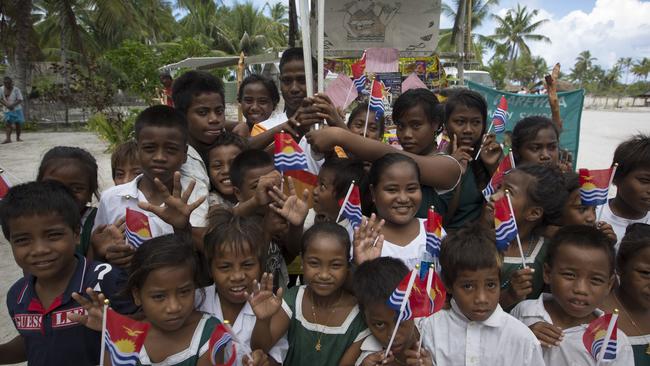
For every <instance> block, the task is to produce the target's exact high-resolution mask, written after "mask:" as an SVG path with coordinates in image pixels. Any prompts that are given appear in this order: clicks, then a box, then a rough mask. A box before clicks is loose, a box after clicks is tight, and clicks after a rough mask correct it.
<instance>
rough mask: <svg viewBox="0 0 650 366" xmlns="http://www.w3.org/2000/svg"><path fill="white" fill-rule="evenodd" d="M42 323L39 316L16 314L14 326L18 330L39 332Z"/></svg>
mask: <svg viewBox="0 0 650 366" xmlns="http://www.w3.org/2000/svg"><path fill="white" fill-rule="evenodd" d="M42 322H43V315H41V314H16V315H14V324H15V325H16V329H18V330H40V329H41V323H42Z"/></svg>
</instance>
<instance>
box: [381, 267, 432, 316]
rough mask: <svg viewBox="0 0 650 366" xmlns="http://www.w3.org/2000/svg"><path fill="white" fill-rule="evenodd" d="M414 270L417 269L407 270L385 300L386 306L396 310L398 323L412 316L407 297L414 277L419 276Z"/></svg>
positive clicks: (409, 294)
mask: <svg viewBox="0 0 650 366" xmlns="http://www.w3.org/2000/svg"><path fill="white" fill-rule="evenodd" d="M416 271H417V270H415V269H413V270H411V272H409V273H408V274H407V275H406V276H405V277H404V278H403V279H402V281H400V283H399V284H398V285H397V287H396V288H395V290H394V291H393V293H392V294H391V295H390V297H389V298H388V301H386V304H387V305H388V307H390V308H391V309H393V310H395V311H396V312H397V322H398V323H399V322H403V321H405V320H409V319H411V318H412V317H413V311H412V310H411V306H410V305H409V297H410V296H411V292H412V291H411V290H412V289H413V285H414V283H415V279H416V278H419V276H418V275H417V273H416ZM425 294H426V291H425Z"/></svg>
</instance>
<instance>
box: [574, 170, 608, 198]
mask: <svg viewBox="0 0 650 366" xmlns="http://www.w3.org/2000/svg"><path fill="white" fill-rule="evenodd" d="M615 170H616V166H614V167H612V168H609V169H600V170H589V169H580V170H578V173H579V175H580V178H579V179H580V201H582V204H583V205H584V206H600V205H604V204H605V203H607V195H608V194H609V186H610V184H611V178H612V177H613V176H614V173H615Z"/></svg>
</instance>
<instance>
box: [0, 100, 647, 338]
mask: <svg viewBox="0 0 650 366" xmlns="http://www.w3.org/2000/svg"><path fill="white" fill-rule="evenodd" d="M638 132H644V133H650V112H643V113H639V112H615V111H584V112H583V115H582V128H581V135H580V151H579V153H578V164H577V166H579V167H585V168H604V167H606V166H608V165H609V164H610V162H611V159H612V155H613V153H614V149H615V148H616V145H617V144H618V143H619V142H620V141H622V140H624V139H626V138H627V137H629V136H630V135H632V134H635V133H638ZM23 139H24V140H25V141H24V142H21V143H11V144H8V145H0V166H1V167H2V168H4V169H5V170H6V171H7V172H9V174H10V176H9V178H10V179H11V180H13V181H18V182H23V181H28V180H32V179H34V178H35V177H36V171H37V169H38V165H39V162H40V159H41V157H42V156H43V154H44V153H45V152H46V151H47V150H48V149H49V148H51V147H53V146H57V145H70V146H79V147H82V148H84V149H87V150H88V151H90V152H91V153H92V154H93V155H94V156H95V157H96V158H97V160H98V163H99V184H100V189H101V188H106V187H110V186H111V185H112V181H111V173H110V156H109V155H108V154H106V153H105V152H104V150H105V148H106V144H105V143H104V142H102V141H100V140H99V139H98V138H97V137H96V136H95V135H93V134H92V133H85V132H74V133H71V132H65V133H55V132H34V133H27V134H25V135H24V137H23ZM20 276H22V272H21V271H20V269H19V268H18V267H17V266H16V264H15V262H14V261H13V257H12V255H11V248H10V247H9V244H8V243H7V241H6V240H5V238H4V237H2V238H0V343H3V342H6V341H7V340H9V339H11V338H12V337H13V336H14V335H15V334H16V331H15V329H14V327H13V324H12V322H11V319H9V316H8V313H7V310H6V301H5V296H6V293H7V291H8V289H9V287H10V286H11V285H12V284H13V283H14V281H16V280H17V279H18V278H19V277H20Z"/></svg>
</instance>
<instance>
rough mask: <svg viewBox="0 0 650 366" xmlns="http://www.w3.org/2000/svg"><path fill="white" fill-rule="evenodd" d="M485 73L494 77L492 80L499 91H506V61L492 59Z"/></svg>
mask: <svg viewBox="0 0 650 366" xmlns="http://www.w3.org/2000/svg"><path fill="white" fill-rule="evenodd" d="M485 71H487V72H489V73H490V76H491V77H492V80H494V85H495V87H496V88H497V89H500V90H503V89H505V87H506V77H507V74H508V68H507V65H506V62H505V61H504V60H501V59H496V58H495V59H492V61H490V63H489V64H488V66H487V67H486V68H485Z"/></svg>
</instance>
